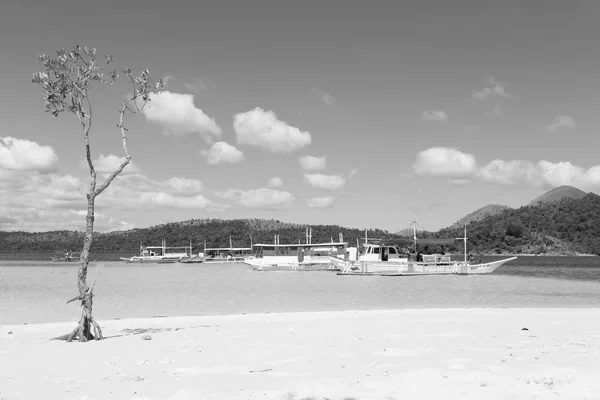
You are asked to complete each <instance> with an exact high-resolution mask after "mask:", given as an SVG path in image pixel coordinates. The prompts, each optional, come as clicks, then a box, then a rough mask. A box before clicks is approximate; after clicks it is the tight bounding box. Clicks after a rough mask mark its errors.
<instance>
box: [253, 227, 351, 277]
mask: <svg viewBox="0 0 600 400" xmlns="http://www.w3.org/2000/svg"><path fill="white" fill-rule="evenodd" d="M309 232H310V233H309ZM311 239H312V231H309V230H307V240H306V243H297V244H281V243H279V235H275V242H274V243H273V244H255V245H254V248H255V249H256V251H255V257H254V258H253V259H247V260H246V261H245V263H246V264H248V265H249V266H250V268H252V269H253V270H255V271H323V270H337V267H336V266H335V265H333V264H332V262H331V259H332V258H335V259H339V260H343V258H344V257H345V255H346V247H347V243H345V242H343V241H342V240H340V241H339V242H333V240H332V241H331V243H311V242H312V240H311ZM340 239H342V238H341V236H340Z"/></svg>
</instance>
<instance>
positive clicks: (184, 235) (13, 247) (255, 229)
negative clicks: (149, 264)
mask: <svg viewBox="0 0 600 400" xmlns="http://www.w3.org/2000/svg"><path fill="white" fill-rule="evenodd" d="M307 227H308V226H307V225H301V224H291V223H286V222H281V221H277V220H265V219H234V220H219V219H193V220H188V221H182V222H174V223H169V224H164V225H158V226H153V227H150V228H144V229H132V230H128V231H115V232H108V233H96V234H95V236H94V242H93V245H92V251H93V252H101V253H105V252H107V253H111V252H118V253H132V252H136V251H138V250H139V246H140V243H142V244H144V245H156V246H160V244H161V241H162V239H163V238H164V239H165V240H166V241H167V246H189V244H190V241H191V242H192V245H193V247H194V251H195V252H196V251H200V249H201V248H202V247H203V246H204V241H205V240H206V246H207V247H224V246H229V237H230V236H231V241H232V243H233V245H234V246H239V247H243V246H249V245H250V240H251V239H250V238H252V243H255V244H256V243H273V240H274V236H275V235H276V234H277V235H279V241H280V243H298V240H299V239H300V240H302V242H304V241H305V232H306V228H307ZM310 228H312V242H313V243H318V242H329V241H331V240H332V239H333V240H334V241H337V240H338V239H339V234H340V233H342V234H343V237H344V241H347V242H350V243H356V239H357V238H363V237H364V235H365V232H364V230H359V229H351V228H345V227H341V226H337V225H311V226H310ZM368 236H369V237H377V238H382V237H393V236H394V235H392V234H390V233H389V232H387V231H383V230H379V229H373V230H371V229H370V230H369V231H368ZM0 243H1V244H2V245H1V246H0V251H1V252H4V253H10V252H42V251H44V252H54V251H67V250H69V249H71V250H77V249H79V248H80V247H81V246H82V243H83V232H71V231H57V232H38V233H29V232H0Z"/></svg>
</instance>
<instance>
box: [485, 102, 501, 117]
mask: <svg viewBox="0 0 600 400" xmlns="http://www.w3.org/2000/svg"><path fill="white" fill-rule="evenodd" d="M503 115H504V107H502V104H500V103H496V104H494V107H493V108H492V111H490V112H488V113H486V114H485V116H486V117H501V116H503Z"/></svg>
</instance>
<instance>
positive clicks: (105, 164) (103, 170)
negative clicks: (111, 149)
mask: <svg viewBox="0 0 600 400" xmlns="http://www.w3.org/2000/svg"><path fill="white" fill-rule="evenodd" d="M124 160H125V157H118V156H115V155H114V154H109V155H107V156H105V155H104V154H100V156H98V158H97V159H95V160H92V163H93V164H94V169H95V170H96V172H97V173H98V174H102V175H110V174H112V173H113V172H115V171H116V170H117V168H119V166H120V165H121V163H122V162H123V161H124ZM79 167H80V168H82V169H85V170H86V171H87V170H88V163H87V159H86V158H84V159H82V160H81V161H79ZM140 172H141V169H140V168H139V167H138V166H137V164H134V163H133V161H131V162H129V164H128V165H127V166H126V167H125V168H124V169H123V172H121V174H122V175H125V174H136V173H140Z"/></svg>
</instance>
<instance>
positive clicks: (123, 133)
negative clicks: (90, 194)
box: [94, 94, 135, 196]
mask: <svg viewBox="0 0 600 400" xmlns="http://www.w3.org/2000/svg"><path fill="white" fill-rule="evenodd" d="M134 96H135V94H134ZM134 98H135V97H134ZM130 101H131V100H126V101H124V102H123V107H122V108H121V110H120V111H119V125H118V127H119V130H120V131H121V137H122V139H123V151H125V160H124V161H123V162H122V163H121V165H119V168H117V170H116V171H115V172H113V173H112V174H111V175H110V176H109V177H108V178H107V179H106V181H105V182H104V183H103V184H102V185H100V187H98V188H97V189H96V190H95V191H94V196H98V195H99V194H100V193H102V192H103V191H104V189H106V188H107V187H108V185H110V183H111V182H112V181H113V179H115V178H116V177H117V176H118V175H119V174H120V173H121V172H123V169H124V168H125V167H126V166H127V164H129V162H130V161H131V155H129V150H128V149H127V129H126V128H125V126H124V125H123V119H124V117H125V110H126V109H127V108H128V107H127V104H128V103H129V102H130Z"/></svg>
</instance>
